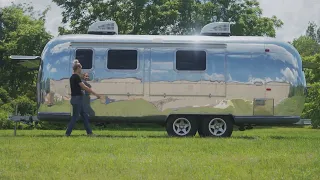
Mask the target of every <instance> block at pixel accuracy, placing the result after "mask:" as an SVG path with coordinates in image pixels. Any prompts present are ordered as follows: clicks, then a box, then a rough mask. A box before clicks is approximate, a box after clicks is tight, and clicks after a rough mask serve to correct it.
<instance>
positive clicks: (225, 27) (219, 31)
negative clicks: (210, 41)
mask: <svg viewBox="0 0 320 180" xmlns="http://www.w3.org/2000/svg"><path fill="white" fill-rule="evenodd" d="M200 34H201V35H204V36H230V34H231V32H230V23H229V22H213V23H210V24H207V25H205V26H204V27H203V28H202V29H201V33H200Z"/></svg>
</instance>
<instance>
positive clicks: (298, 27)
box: [0, 0, 320, 41]
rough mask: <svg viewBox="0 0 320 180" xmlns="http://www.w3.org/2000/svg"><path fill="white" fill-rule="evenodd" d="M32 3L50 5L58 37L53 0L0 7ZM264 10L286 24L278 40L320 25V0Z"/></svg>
mask: <svg viewBox="0 0 320 180" xmlns="http://www.w3.org/2000/svg"><path fill="white" fill-rule="evenodd" d="M13 1H14V2H16V3H21V2H22V3H24V2H31V3H32V4H33V5H34V7H35V9H36V10H43V9H45V8H46V7H47V6H48V5H50V6H51V10H50V11H49V13H48V17H47V22H46V28H47V30H48V31H49V32H51V34H53V35H54V36H56V35H58V27H59V26H60V25H61V19H62V16H61V12H62V10H61V8H59V7H58V6H57V5H56V4H55V3H52V2H51V0H0V7H3V6H7V5H10V3H11V2H13ZM258 1H259V2H260V7H261V8H262V10H263V16H267V17H271V16H272V15H275V16H277V17H278V18H279V19H281V20H282V21H283V22H284V25H283V27H282V28H280V29H277V30H276V32H277V33H276V38H277V39H279V40H282V41H292V40H293V39H294V38H298V37H299V36H300V35H302V34H304V33H305V30H306V28H307V26H308V22H309V21H314V22H315V23H317V24H319V25H320V10H319V9H320V0H258Z"/></svg>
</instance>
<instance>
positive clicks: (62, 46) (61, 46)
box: [51, 42, 70, 54]
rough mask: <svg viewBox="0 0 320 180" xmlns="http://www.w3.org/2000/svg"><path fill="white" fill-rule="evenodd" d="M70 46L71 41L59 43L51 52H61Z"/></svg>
mask: <svg viewBox="0 0 320 180" xmlns="http://www.w3.org/2000/svg"><path fill="white" fill-rule="evenodd" d="M69 47H70V43H69V42H66V43H62V44H58V45H56V46H54V47H53V48H52V49H51V53H52V54H55V53H60V52H63V51H65V50H67V49H68V48H69Z"/></svg>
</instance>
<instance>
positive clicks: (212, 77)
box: [204, 73, 225, 81]
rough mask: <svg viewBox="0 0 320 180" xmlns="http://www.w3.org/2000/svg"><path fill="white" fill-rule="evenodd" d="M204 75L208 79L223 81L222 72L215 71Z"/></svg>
mask: <svg viewBox="0 0 320 180" xmlns="http://www.w3.org/2000/svg"><path fill="white" fill-rule="evenodd" d="M204 77H205V78H206V79H208V80H210V81H224V80H225V78H224V75H223V74H217V73H213V74H211V75H209V74H207V73H206V74H205V75H204Z"/></svg>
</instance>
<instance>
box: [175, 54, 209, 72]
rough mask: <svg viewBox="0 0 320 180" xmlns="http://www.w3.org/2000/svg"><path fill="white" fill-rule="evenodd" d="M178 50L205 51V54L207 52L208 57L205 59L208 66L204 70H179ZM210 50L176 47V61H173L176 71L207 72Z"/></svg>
mask: <svg viewBox="0 0 320 180" xmlns="http://www.w3.org/2000/svg"><path fill="white" fill-rule="evenodd" d="M178 51H204V52H205V54H206V58H205V61H206V68H205V69H204V70H178V69H177V52H178ZM207 57H208V52H207V49H193V48H192V49H191V48H190V49H189V48H177V49H175V51H174V63H173V66H174V67H173V70H174V71H176V72H177V73H181V72H188V73H199V72H201V73H203V72H206V71H207V66H208V64H207V62H208V58H207Z"/></svg>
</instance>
